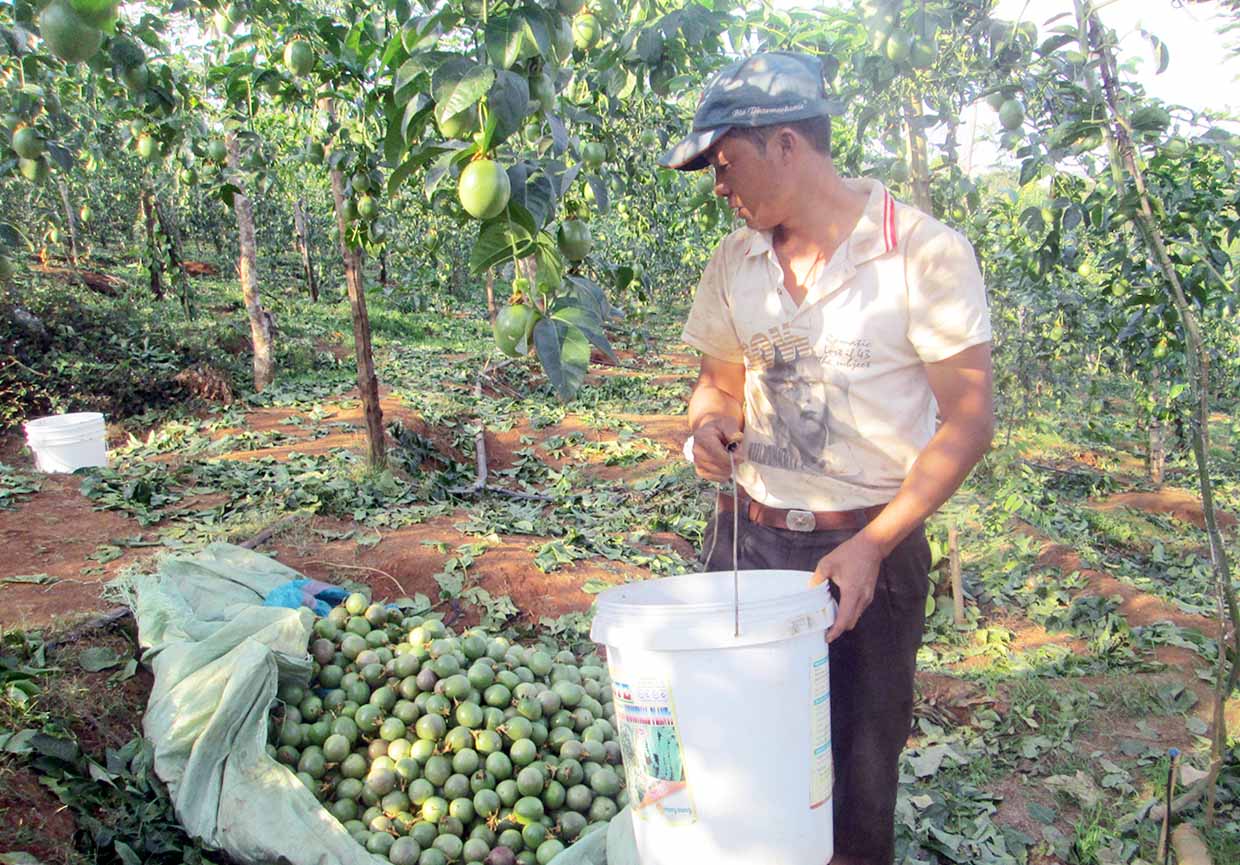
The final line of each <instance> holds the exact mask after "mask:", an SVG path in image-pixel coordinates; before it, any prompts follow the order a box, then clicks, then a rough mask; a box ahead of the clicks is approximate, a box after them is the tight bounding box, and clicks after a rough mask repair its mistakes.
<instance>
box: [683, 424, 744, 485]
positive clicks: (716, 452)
mask: <svg viewBox="0 0 1240 865" xmlns="http://www.w3.org/2000/svg"><path fill="white" fill-rule="evenodd" d="M743 437H744V434H743V433H742V432H741V430H740V424H738V423H737V422H736V421H735V420H733V419H732V418H726V417H725V418H713V419H711V420H708V421H706V423H704V424H702V425H701V426H699V427H698V428H697V429H696V430H694V432H693V466H694V468H695V469H697V473H698V477H700V478H705V479H706V480H708V481H714V482H715V483H724V482H726V481H729V480H731V479H732V465H733V463H735V464H736V465H740V464H741V462H743V459H742V458H741V454H740V448H739V447H738V448H736V449H735V450H734V451H733V453H732V454H731V455H729V454H728V446H729V445H739V444H740V441H741V439H742V438H743Z"/></svg>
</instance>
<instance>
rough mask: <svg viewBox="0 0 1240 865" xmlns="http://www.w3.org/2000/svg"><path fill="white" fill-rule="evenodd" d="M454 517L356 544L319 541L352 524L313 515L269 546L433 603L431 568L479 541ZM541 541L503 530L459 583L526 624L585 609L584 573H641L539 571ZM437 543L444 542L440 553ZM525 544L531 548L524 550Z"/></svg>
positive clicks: (660, 540)
mask: <svg viewBox="0 0 1240 865" xmlns="http://www.w3.org/2000/svg"><path fill="white" fill-rule="evenodd" d="M459 522H461V516H460V515H459V514H458V515H452V516H444V517H436V518H434V519H431V520H428V521H427V522H425V523H422V524H419V525H415V526H408V527H406V528H402V529H397V530H395V531H386V532H383V539H382V540H381V541H380V542H379V543H378V544H376V545H374V546H373V547H364V546H359V545H358V544H357V543H356V541H355V539H349V540H345V541H322V540H319V539H318V537H317V536H315V535H314V533H313V531H312V530H313V529H316V528H317V529H328V530H333V531H346V530H348V529H349V528H352V527H353V524H352V523H346V522H344V521H340V520H329V519H325V518H318V519H316V520H315V521H314V522H313V523H312V524H311V525H310V527H309V528H310V529H311V531H308V532H297V533H296V536H293V535H294V533H290V534H289V535H285V536H281V537H278V538H277V539H276V540H275V541H273V542H272V544H270V545H269V546H270V547H271V548H272V549H273V550H274V551H275V552H276V557H277V558H278V559H279V560H280V561H281V562H283V563H284V564H286V565H288V566H289V567H292V568H295V569H296V570H298V571H301V572H302V573H304V574H306V576H309V577H313V578H315V579H320V580H324V581H338V580H341V579H348V580H353V581H355V582H358V583H364V584H365V585H367V586H369V587H370V588H371V590H372V592H373V594H374V597H375V598H377V599H378V600H381V601H390V600H394V599H396V598H399V597H404V596H407V597H412V596H413V595H415V594H417V593H418V592H422V593H424V594H425V595H426V596H427V597H429V598H430V599H431V600H432V601H436V600H438V598H439V597H440V588H439V584H438V583H437V582H436V581H435V574H436V573H438V572H439V571H440V570H441V569H442V568H443V565H444V562H445V561H447V559H448V557H449V556H451V555H453V554H454V553H455V551H456V548H457V547H459V546H461V545H463V544H467V543H477V542H480V541H481V539H480V538H478V537H476V536H472V535H465V534H462V533H461V532H459V531H458V530H457V529H456V528H455V524H456V523H459ZM545 541H546V539H545V538H538V537H532V536H525V535H505V536H503V537H502V538H501V539H500V542H499V543H498V544H494V545H491V546H488V547H487V549H486V551H485V552H484V553H482V554H481V555H480V556H478V557H477V558H476V559H475V561H474V564H473V565H472V566H471V567H470V568H469V572H468V573H469V578H468V580H467V582H466V585H467V586H468V585H478V586H481V587H482V588H484V589H486V590H487V591H488V592H490V593H491V594H492V595H493V596H496V597H498V596H501V595H508V596H509V597H511V598H512V600H513V603H514V604H516V606H517V608H518V609H519V610H520V611H521V615H522V618H523V619H524V621H526V622H527V623H530V624H533V623H536V622H538V620H539V619H540V618H542V617H544V616H551V617H555V616H560V615H563V614H565V613H570V612H581V611H584V610H587V609H589V607H590V604H591V603H593V596H592V595H590V594H587V593H586V592H583V591H581V586H582V585H583V584H584V583H586V582H587V581H588V580H591V579H599V580H603V581H605V582H608V583H621V582H624V581H625V580H626V579H640V578H641V577H643V576H644V572H643V571H641V570H640V569H638V568H635V567H633V566H630V565H626V564H624V563H621V562H607V561H604V562H593V561H580V562H574V563H572V564H570V565H566V566H564V567H562V568H559V569H557V570H554V571H552V572H551V573H543V572H542V571H540V570H539V569H538V568H537V567H536V566H535V564H534V556H535V553H536V552H537V550H538V546H539V545H541V544H542V543H544V542H545ZM651 542H652V543H654V544H660V545H668V546H672V547H673V548H674V549H676V550H677V551H678V552H680V553H681V554H682V555H690V556H691V555H692V554H693V550H692V547H691V545H690V544H689V543H688V542H687V541H685V540H684V539H683V538H680V537H676V536H671V535H668V534H662V535H658V536H653V537H652V538H651ZM437 544H445V545H446V547H447V551H446V552H440V551H439V549H437V547H436V545H437ZM531 547H532V549H531Z"/></svg>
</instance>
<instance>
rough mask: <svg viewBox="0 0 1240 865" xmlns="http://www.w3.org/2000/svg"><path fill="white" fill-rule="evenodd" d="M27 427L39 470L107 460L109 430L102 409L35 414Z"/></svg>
mask: <svg viewBox="0 0 1240 865" xmlns="http://www.w3.org/2000/svg"><path fill="white" fill-rule="evenodd" d="M25 427H26V443H27V444H28V445H30V449H31V450H32V451H34V459H35V465H36V466H38V468H39V471H43V472H72V471H76V470H77V469H80V468H85V467H86V466H106V465H107V464H108V445H107V430H106V428H105V427H104V423H103V415H102V414H100V413H99V412H76V413H74V414H60V415H52V416H51V417H41V418H36V419H35V420H32V421H27V422H26V424H25Z"/></svg>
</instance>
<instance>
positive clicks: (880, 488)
mask: <svg viewBox="0 0 1240 865" xmlns="http://www.w3.org/2000/svg"><path fill="white" fill-rule="evenodd" d="M845 182H846V183H848V184H849V185H850V186H851V187H852V188H853V189H856V190H859V191H862V192H864V193H866V194H867V195H868V200H867V203H866V206H865V210H864V213H863V214H862V216H861V218H860V220H859V221H858V223H857V226H856V228H855V229H854V230H853V232H852V234H851V235H850V236H849V237H848V238H847V239H846V240H845V241H844V242H843V243H841V244H840V246H839V248H838V250H837V251H836V252H835V254H834V255H833V256H832V258H831V260H830V261H829V262H828V263H827V264H826V265H825V266H824V267H823V268H822V270H821V272H820V273H819V275H818V277H817V279H815V280H814V281H813V282H812V283H811V284H810V286H809V288H808V291H807V293H806V296H805V299H804V300H803V301H802V302H801V304H800V305H799V306H798V305H797V304H795V303H794V302H793V300H792V298H791V297H790V296H789V294H788V292H787V291H786V290H785V289H784V287H783V270H782V268H781V267H780V264H779V260H778V258H777V257H776V255H775V250H774V247H773V246H772V242H771V235H770V233H769V232H758V231H754V230H752V229H748V228H742V229H739V230H737V231H734V232H732V233H731V234H730V235H728V236H727V237H726V238H724V240H723V241H722V242H721V243H720V244H719V246H718V247H717V248H716V249H715V252H714V254H713V256H712V257H711V260H710V262H709V263H708V264H707V266H706V269H705V271H704V272H703V274H702V279H701V282H700V283H699V284H698V287H697V293H696V295H695V297H694V302H693V308H692V310H691V311H690V313H689V319H688V321H687V323H686V324H685V328H684V333H683V339H684V340H685V342H687V343H688V344H689V345H691V346H693V347H694V348H697V349H698V350H700V351H702V352H704V353H706V354H708V355H711V356H712V357H716V358H719V359H721V360H724V361H728V362H731V363H743V364H744V365H745V436H744V456H745V460H744V462H743V463H742V464H741V465H740V466H739V467H738V469H737V479H738V481H739V482H740V484H741V485H742V486H743V487H744V488H745V489H746V490H747V491H748V492H749V493H750V495H752V496H753V497H754V498H755V499H756V500H758V501H760V502H762V503H763V504H767V505H770V506H772V507H781V508H804V509H808V510H815V511H819V510H824V511H825V510H849V509H852V508H859V507H868V506H870V505H877V504H882V503H885V502H888V501H890V500H891V499H892V498H894V497H895V494H896V492H897V491H898V490H899V488H900V485H901V484H902V483H903V482H904V478H905V476H906V475H907V474H908V471H909V469H910V467H911V466H912V465H913V462H914V461H915V460H916V459H917V455H918V454H919V453H920V452H921V450H922V448H924V447H925V446H926V443H927V442H929V440H930V438H931V436H932V435H933V434H934V430H935V415H936V409H937V407H936V404H935V400H934V395H933V393H932V392H931V390H930V385H929V381H928V379H927V377H926V370H925V364H927V363H933V362H935V361H940V360H944V359H946V358H949V357H951V356H952V355H955V354H958V353H959V352H961V351H963V350H964V349H966V348H969V347H971V346H974V345H978V344H981V343H985V342H989V341H990V315H989V311H988V308H987V303H986V291H985V287H984V285H983V283H982V276H981V272H980V270H979V269H978V265H977V259H976V258H975V256H974V254H973V248H972V247H971V246H970V245H969V242H968V241H967V240H965V238H964V237H963V236H962V235H961V234H959V233H958V232H956V231H953V230H952V229H950V228H948V227H947V226H945V225H943V224H942V223H940V222H938V221H937V220H935V219H934V218H933V217H931V216H928V215H927V214H925V213H923V212H922V211H920V210H917V209H916V208H914V207H909V206H907V205H904V204H902V203H900V202H897V201H896V200H895V199H894V198H892V196H891V194H890V193H889V192H888V191H887V190H886V189H885V188H884V187H883V186H882V184H880V183H877V182H875V181H872V180H848V181H845Z"/></svg>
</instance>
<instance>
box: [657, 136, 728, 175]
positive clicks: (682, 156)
mask: <svg viewBox="0 0 1240 865" xmlns="http://www.w3.org/2000/svg"><path fill="white" fill-rule="evenodd" d="M731 128H732V127H731V126H718V127H715V128H714V129H702V130H700V131H695V132H690V133H689V134H688V135H686V136H685V138H684V140H683V141H681V142H680V143H679V144H677V145H676V146H675V147H673V148H672V149H671V150H669V151H667V153H664V154H663V155H662V156H660V157H659V164H660V165H662V166H663V167H664V168H674V169H676V170H677V171H697V170H699V169H701V168H705V167H706V166H707V165H709V163H708V162H707V161H706V155H705V154H706V151H707V150H709V149H710V148H711V146H712V145H714V143H715V142H716V141H718V140H719V139H720V138H722V137H723V136H725V135H727V134H728V130H730V129H731Z"/></svg>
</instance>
